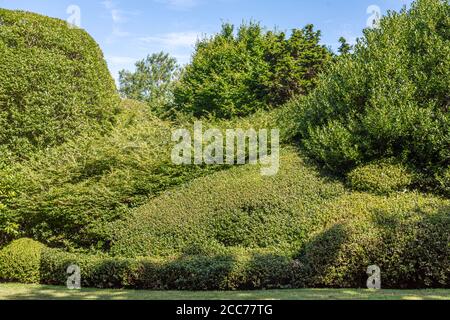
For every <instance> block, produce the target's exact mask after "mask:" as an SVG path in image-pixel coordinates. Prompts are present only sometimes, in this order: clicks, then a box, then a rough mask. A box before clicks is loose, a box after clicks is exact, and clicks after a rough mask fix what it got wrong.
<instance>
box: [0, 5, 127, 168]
mask: <svg viewBox="0 0 450 320" xmlns="http://www.w3.org/2000/svg"><path fill="white" fill-rule="evenodd" d="M118 102H119V97H118V94H117V93H116V88H115V84H114V81H113V79H112V77H111V75H110V73H109V71H108V68H107V66H106V62H105V61H104V59H103V54H102V52H101V50H100V48H99V46H98V45H97V43H95V41H94V40H93V39H92V38H91V37H90V36H89V35H88V34H87V33H86V32H85V31H83V30H81V29H76V28H70V27H69V26H68V25H67V23H66V22H64V21H62V20H57V19H52V18H48V17H44V16H41V15H37V14H32V13H27V12H19V11H9V10H5V9H0V165H1V159H2V158H5V157H8V156H13V157H14V156H17V157H19V158H20V157H27V156H29V155H30V154H32V153H33V152H35V151H37V150H41V149H46V148H49V147H52V146H56V145H60V144H61V143H63V142H65V141H67V140H69V139H70V138H73V137H75V136H77V135H79V134H80V133H86V132H87V131H90V130H95V131H101V132H106V131H108V130H109V129H110V128H111V125H112V123H113V122H114V114H115V113H116V111H117V105H118Z"/></svg>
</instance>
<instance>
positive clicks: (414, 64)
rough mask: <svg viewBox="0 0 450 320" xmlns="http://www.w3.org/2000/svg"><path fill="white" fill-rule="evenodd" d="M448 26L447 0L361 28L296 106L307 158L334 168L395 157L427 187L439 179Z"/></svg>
mask: <svg viewBox="0 0 450 320" xmlns="http://www.w3.org/2000/svg"><path fill="white" fill-rule="evenodd" d="M449 30H450V6H449V1H448V0H417V1H416V2H414V3H413V5H412V8H411V9H410V10H406V9H404V10H403V11H401V12H400V13H395V12H391V13H389V14H388V15H387V16H386V17H385V18H383V19H382V20H381V22H380V27H379V28H378V29H368V30H365V32H364V37H363V38H362V39H360V40H359V42H358V44H357V45H356V48H355V52H354V54H346V55H343V56H342V57H341V58H340V59H339V62H338V63H336V64H335V65H333V66H332V67H331V68H330V70H329V71H328V72H327V74H326V75H325V76H324V77H322V78H321V81H320V82H319V84H318V87H317V89H316V90H315V91H314V92H313V93H312V94H311V95H310V96H309V97H308V98H306V99H304V100H303V101H301V102H300V103H299V109H300V114H301V116H300V119H299V120H298V121H299V123H300V129H301V130H300V132H301V135H302V139H303V142H304V145H305V147H306V149H307V151H308V152H309V155H311V156H312V157H314V158H316V159H317V160H319V161H320V162H322V163H323V164H325V165H326V166H327V167H329V168H330V169H332V170H334V171H337V172H340V173H342V172H346V171H348V170H349V169H351V168H353V167H354V166H356V165H359V164H361V163H366V162H370V161H373V160H378V159H383V158H389V157H395V158H397V159H399V160H401V161H404V162H406V163H408V164H409V165H410V166H413V167H415V168H416V169H419V171H421V172H422V174H423V175H424V177H425V178H426V179H423V181H425V183H427V184H428V183H431V184H436V180H438V181H445V179H444V178H443V177H444V176H445V169H446V168H449V166H450V113H449V105H450V95H449V88H450V32H449ZM444 187H445V186H443V188H444ZM447 188H448V187H447Z"/></svg>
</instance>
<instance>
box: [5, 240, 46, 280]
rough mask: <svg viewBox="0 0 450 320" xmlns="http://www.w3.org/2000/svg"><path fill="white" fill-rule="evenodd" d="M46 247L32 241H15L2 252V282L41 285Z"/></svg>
mask: <svg viewBox="0 0 450 320" xmlns="http://www.w3.org/2000/svg"><path fill="white" fill-rule="evenodd" d="M44 247H45V246H44V245H43V244H41V243H39V242H37V241H34V240H31V239H25V238H24V239H20V240H16V241H13V242H12V243H10V244H9V245H7V246H6V247H4V248H3V249H2V250H1V251H0V281H16V282H20V283H39V281H40V276H41V274H40V264H41V253H42V250H43V249H44Z"/></svg>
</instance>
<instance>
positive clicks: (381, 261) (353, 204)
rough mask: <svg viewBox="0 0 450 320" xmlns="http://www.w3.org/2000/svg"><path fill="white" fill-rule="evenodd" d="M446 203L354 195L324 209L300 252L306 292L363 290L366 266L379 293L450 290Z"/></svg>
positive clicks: (415, 196) (408, 197)
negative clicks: (373, 268) (376, 276)
mask: <svg viewBox="0 0 450 320" xmlns="http://www.w3.org/2000/svg"><path fill="white" fill-rule="evenodd" d="M449 212H450V201H443V200H440V199H438V198H433V197H428V196H422V195H420V194H414V193H409V194H397V195H393V196H391V197H385V196H375V195H369V194H362V193H361V194H359V193H353V194H349V195H346V196H344V197H341V198H339V199H338V200H337V201H335V202H333V203H330V204H329V205H327V206H325V207H324V208H323V209H322V212H321V216H320V217H321V222H319V223H320V224H321V225H322V227H321V228H320V229H319V230H317V231H315V232H314V233H313V234H312V236H311V238H310V240H309V241H308V242H307V243H306V245H305V246H304V247H303V248H302V250H301V251H300V254H299V255H298V257H297V258H298V259H299V260H300V261H302V262H303V266H302V281H301V282H302V284H303V285H304V286H306V287H338V288H346V287H364V286H365V281H366V280H367V275H366V274H365V271H366V270H367V267H368V266H369V265H378V266H379V267H380V268H381V274H382V286H383V288H448V287H449V286H450V215H449Z"/></svg>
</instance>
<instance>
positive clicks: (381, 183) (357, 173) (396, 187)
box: [347, 160, 414, 194]
mask: <svg viewBox="0 0 450 320" xmlns="http://www.w3.org/2000/svg"><path fill="white" fill-rule="evenodd" d="M347 178H348V182H349V185H350V187H351V188H352V189H353V190H359V191H366V192H373V193H378V194H389V193H392V192H395V191H407V190H408V187H410V186H411V184H412V182H413V179H414V178H413V175H412V174H411V173H410V172H408V169H406V168H405V167H404V166H402V165H401V164H398V163H395V162H392V161H389V160H383V161H377V162H374V163H370V164H368V165H365V166H361V167H358V168H356V169H354V170H352V171H351V172H350V173H349V174H348V177H347Z"/></svg>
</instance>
